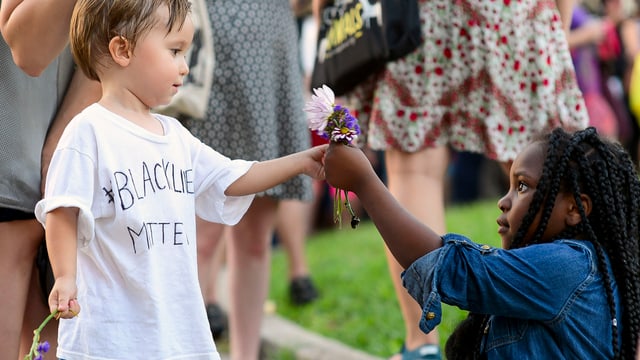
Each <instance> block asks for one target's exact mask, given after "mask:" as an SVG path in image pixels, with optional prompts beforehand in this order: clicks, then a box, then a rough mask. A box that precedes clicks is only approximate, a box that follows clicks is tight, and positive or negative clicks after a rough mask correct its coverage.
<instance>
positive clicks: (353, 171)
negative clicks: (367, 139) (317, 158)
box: [324, 143, 378, 194]
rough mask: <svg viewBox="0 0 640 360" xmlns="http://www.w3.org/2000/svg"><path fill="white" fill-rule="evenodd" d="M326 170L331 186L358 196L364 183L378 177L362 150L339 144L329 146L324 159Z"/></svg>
mask: <svg viewBox="0 0 640 360" xmlns="http://www.w3.org/2000/svg"><path fill="white" fill-rule="evenodd" d="M324 168H325V174H326V180H327V182H328V183H329V184H331V185H332V186H333V187H335V188H337V189H343V190H347V191H352V192H354V193H356V194H357V193H358V189H359V188H360V186H361V185H362V184H363V183H365V182H366V181H367V180H369V179H371V178H377V177H378V176H377V175H376V173H375V171H374V170H373V166H372V165H371V162H370V161H369V158H367V156H366V155H365V153H364V152H363V151H362V150H360V149H359V148H356V147H353V146H349V145H343V144H338V143H331V144H330V145H329V149H328V150H327V153H326V155H325V158H324Z"/></svg>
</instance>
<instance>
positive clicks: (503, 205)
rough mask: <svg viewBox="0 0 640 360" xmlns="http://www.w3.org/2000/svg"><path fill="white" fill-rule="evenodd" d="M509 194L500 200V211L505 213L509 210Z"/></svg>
mask: <svg viewBox="0 0 640 360" xmlns="http://www.w3.org/2000/svg"><path fill="white" fill-rule="evenodd" d="M508 196H509V195H508V194H506V195H504V196H503V197H501V198H500V199H499V200H498V209H500V211H502V212H505V211H507V210H508V209H509V198H508Z"/></svg>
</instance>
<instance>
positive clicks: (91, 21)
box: [69, 0, 191, 80]
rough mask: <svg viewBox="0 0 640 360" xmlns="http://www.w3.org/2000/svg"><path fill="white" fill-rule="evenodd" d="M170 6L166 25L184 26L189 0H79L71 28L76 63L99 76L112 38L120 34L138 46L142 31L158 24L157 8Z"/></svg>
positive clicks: (95, 78) (133, 46)
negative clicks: (97, 70)
mask: <svg viewBox="0 0 640 360" xmlns="http://www.w3.org/2000/svg"><path fill="white" fill-rule="evenodd" d="M161 6H167V7H168V8H169V20H168V22H167V24H165V25H166V28H167V33H169V32H170V31H171V30H173V28H174V27H175V26H177V27H178V29H180V28H181V27H182V25H183V24H184V20H185V18H186V17H187V15H188V13H189V11H190V9H191V3H190V2H189V0H79V1H78V2H77V3H76V6H75V8H74V10H73V15H72V16H71V29H70V32H69V36H70V45H71V52H72V53H73V57H74V58H75V61H76V64H77V65H78V66H79V67H80V69H82V71H83V72H84V73H85V75H87V77H89V78H90V79H93V80H99V78H98V74H97V72H96V67H97V65H100V64H102V62H103V61H104V60H105V58H107V57H108V56H109V42H110V41H111V39H113V38H114V37H116V36H119V37H121V38H123V39H126V40H127V41H128V42H129V45H130V46H131V50H133V49H134V48H135V45H136V42H137V41H138V39H140V37H141V36H142V35H144V34H145V33H146V32H148V31H150V30H151V28H153V26H155V25H156V23H157V21H158V19H157V17H156V16H155V12H156V10H157V9H158V8H160V7H161Z"/></svg>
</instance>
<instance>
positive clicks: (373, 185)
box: [325, 143, 442, 269]
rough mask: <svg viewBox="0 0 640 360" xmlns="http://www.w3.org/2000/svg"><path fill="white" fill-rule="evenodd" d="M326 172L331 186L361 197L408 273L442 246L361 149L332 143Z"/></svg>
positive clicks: (437, 235) (439, 239) (438, 237)
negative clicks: (384, 180)
mask: <svg viewBox="0 0 640 360" xmlns="http://www.w3.org/2000/svg"><path fill="white" fill-rule="evenodd" d="M325 172H326V179H327V182H328V183H329V184H331V185H333V186H334V187H336V188H339V189H344V190H348V191H352V192H354V193H355V194H356V195H357V196H358V198H359V199H360V202H361V203H362V206H364V208H365V210H366V211H367V214H368V215H369V217H370V218H371V220H373V223H374V224H375V225H376V227H377V228H378V231H379V232H380V235H382V238H383V239H384V241H385V243H386V244H387V247H388V248H389V250H390V251H391V253H392V254H393V256H394V257H395V258H396V259H397V260H398V262H399V263H400V265H402V267H404V268H405V269H406V268H407V267H408V266H409V265H411V264H412V263H413V262H414V261H415V260H417V259H418V258H419V257H421V256H422V255H424V254H426V253H428V252H430V251H433V250H435V249H437V248H439V247H441V246H442V239H441V238H440V235H439V234H436V233H435V232H434V231H433V230H431V229H430V228H429V227H427V226H426V225H424V224H423V223H421V222H420V221H419V220H417V219H416V218H415V217H414V216H413V215H411V214H410V213H409V212H408V211H407V210H405V209H404V208H403V207H402V206H401V205H400V204H399V203H398V202H397V201H396V199H395V198H394V197H393V195H391V193H390V192H389V190H388V189H387V187H386V186H385V185H384V183H382V181H381V180H380V178H379V177H378V175H377V174H376V173H375V171H374V170H373V167H372V166H371V163H370V162H369V160H368V159H367V157H366V156H365V154H364V153H363V152H362V151H361V150H360V149H358V148H355V147H351V146H345V145H341V144H334V143H332V144H331V145H330V146H329V150H328V151H327V154H326V156H325ZM424 200H425V201H428V199H424Z"/></svg>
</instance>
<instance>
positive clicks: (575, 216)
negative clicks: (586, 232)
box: [566, 194, 592, 226]
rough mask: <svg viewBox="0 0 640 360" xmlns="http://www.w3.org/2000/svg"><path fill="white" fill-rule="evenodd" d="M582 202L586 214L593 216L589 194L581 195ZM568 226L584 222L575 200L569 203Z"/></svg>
mask: <svg viewBox="0 0 640 360" xmlns="http://www.w3.org/2000/svg"><path fill="white" fill-rule="evenodd" d="M580 201H581V202H582V206H583V207H584V213H585V214H586V215H587V216H589V214H591V207H592V203H591V198H590V197H589V195H587V194H580ZM566 221H567V225H570V226H575V225H578V224H579V223H580V221H582V218H581V217H580V210H578V205H577V204H576V202H575V200H573V199H572V200H571V202H570V203H569V211H568V212H567V220H566Z"/></svg>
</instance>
